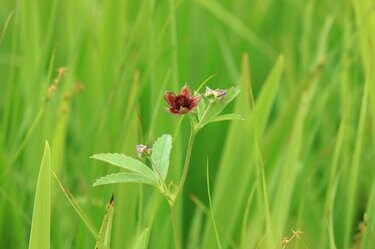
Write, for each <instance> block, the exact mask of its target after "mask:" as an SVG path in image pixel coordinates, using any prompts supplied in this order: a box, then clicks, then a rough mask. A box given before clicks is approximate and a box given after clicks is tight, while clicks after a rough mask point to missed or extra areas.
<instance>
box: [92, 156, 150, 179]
mask: <svg viewBox="0 0 375 249" xmlns="http://www.w3.org/2000/svg"><path fill="white" fill-rule="evenodd" d="M90 158H93V159H96V160H100V161H103V162H106V163H109V164H112V165H114V166H118V167H120V168H124V169H127V170H129V171H132V172H136V173H138V174H139V175H142V176H144V177H145V178H149V179H150V180H151V181H154V180H156V179H157V176H156V175H155V174H154V172H153V171H152V170H151V169H150V168H149V167H147V165H145V164H144V163H142V162H141V161H138V160H136V159H134V158H132V157H129V156H126V155H124V154H118V153H102V154H95V155H93V156H91V157H90Z"/></svg>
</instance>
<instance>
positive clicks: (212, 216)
mask: <svg viewBox="0 0 375 249" xmlns="http://www.w3.org/2000/svg"><path fill="white" fill-rule="evenodd" d="M206 173H207V179H206V180H207V194H208V202H209V204H210V214H211V219H212V224H213V226H214V230H215V236H216V241H217V246H218V248H219V249H221V248H223V247H222V246H221V242H220V237H219V233H218V231H217V226H216V221H215V216H214V212H213V209H212V201H211V191H210V174H209V170H208V159H207V166H206Z"/></svg>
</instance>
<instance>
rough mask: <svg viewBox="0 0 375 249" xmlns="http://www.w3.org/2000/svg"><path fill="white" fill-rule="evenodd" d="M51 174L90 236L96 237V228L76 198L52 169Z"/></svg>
mask: <svg viewBox="0 0 375 249" xmlns="http://www.w3.org/2000/svg"><path fill="white" fill-rule="evenodd" d="M52 175H53V176H54V177H55V179H56V181H57V183H58V184H59V186H60V188H61V190H62V191H63V193H64V195H65V197H66V198H67V199H68V201H69V203H70V205H71V206H72V207H73V208H74V210H75V211H76V213H77V214H78V216H79V217H80V218H81V220H82V222H83V223H84V224H85V225H86V227H87V229H88V230H89V231H90V233H91V234H92V236H94V238H95V239H96V238H98V231H97V230H96V228H95V227H94V225H93V224H92V223H91V221H90V219H89V218H88V217H87V215H86V214H85V213H84V212H83V210H82V209H81V207H80V206H79V205H78V203H77V202H76V200H75V199H74V197H73V195H72V194H71V193H70V192H69V190H68V189H66V188H65V187H64V186H63V185H62V183H61V181H60V180H59V178H58V177H57V175H56V174H55V172H53V171H52Z"/></svg>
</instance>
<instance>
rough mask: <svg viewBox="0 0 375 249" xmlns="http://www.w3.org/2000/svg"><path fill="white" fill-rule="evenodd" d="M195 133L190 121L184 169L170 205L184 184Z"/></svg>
mask: <svg viewBox="0 0 375 249" xmlns="http://www.w3.org/2000/svg"><path fill="white" fill-rule="evenodd" d="M195 134H196V131H195V129H194V125H193V123H192V124H191V131H190V137H189V143H188V147H187V151H186V157H185V163H184V169H183V171H182V176H181V181H180V184H179V185H178V189H177V192H176V194H175V196H174V201H173V203H172V205H174V204H175V203H176V200H177V198H178V196H179V195H180V193H181V191H182V189H183V188H184V185H185V181H186V176H187V172H188V169H189V163H190V157H191V151H192V149H193V143H194V138H195Z"/></svg>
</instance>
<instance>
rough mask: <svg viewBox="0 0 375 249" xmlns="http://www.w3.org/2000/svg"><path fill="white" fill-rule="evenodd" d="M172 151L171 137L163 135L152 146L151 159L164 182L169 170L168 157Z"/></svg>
mask: <svg viewBox="0 0 375 249" xmlns="http://www.w3.org/2000/svg"><path fill="white" fill-rule="evenodd" d="M171 150H172V136H171V135H163V136H161V137H159V138H158V139H157V140H156V142H155V143H154V145H153V146H152V154H151V159H152V162H153V163H155V164H156V165H154V166H155V167H157V169H158V171H159V172H160V174H161V177H162V178H163V179H162V180H163V181H164V180H165V178H166V176H167V174H168V168H169V157H170V154H171Z"/></svg>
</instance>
